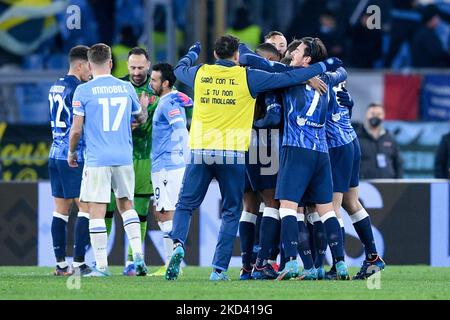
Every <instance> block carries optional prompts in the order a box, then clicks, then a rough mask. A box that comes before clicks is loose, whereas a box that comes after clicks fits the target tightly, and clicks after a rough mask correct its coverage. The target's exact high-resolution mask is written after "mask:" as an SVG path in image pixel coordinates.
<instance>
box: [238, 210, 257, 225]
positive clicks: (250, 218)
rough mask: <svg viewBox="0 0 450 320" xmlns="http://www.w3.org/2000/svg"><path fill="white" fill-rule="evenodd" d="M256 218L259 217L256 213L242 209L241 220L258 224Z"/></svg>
mask: <svg viewBox="0 0 450 320" xmlns="http://www.w3.org/2000/svg"><path fill="white" fill-rule="evenodd" d="M256 218H257V215H256V214H253V213H251V212H247V211H242V214H241V219H240V220H239V222H249V223H253V224H256Z"/></svg>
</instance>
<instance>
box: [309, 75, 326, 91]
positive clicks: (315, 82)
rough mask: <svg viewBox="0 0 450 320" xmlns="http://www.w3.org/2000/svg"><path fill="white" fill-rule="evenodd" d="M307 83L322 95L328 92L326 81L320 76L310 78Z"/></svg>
mask: <svg viewBox="0 0 450 320" xmlns="http://www.w3.org/2000/svg"><path fill="white" fill-rule="evenodd" d="M306 84H307V85H309V86H310V87H311V88H313V89H314V90H316V91H317V92H318V93H320V94H321V95H322V94H325V93H327V90H328V86H327V84H326V83H325V82H323V81H322V80H320V78H319V77H314V78H311V79H309V80H308V81H306Z"/></svg>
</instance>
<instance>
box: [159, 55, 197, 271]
mask: <svg viewBox="0 0 450 320" xmlns="http://www.w3.org/2000/svg"><path fill="white" fill-rule="evenodd" d="M152 70H153V71H152V73H151V80H150V85H151V87H152V89H153V92H154V93H155V95H157V96H158V97H159V103H158V107H157V108H156V110H155V113H154V115H153V125H152V126H153V131H152V144H153V145H152V182H153V185H154V186H155V202H154V203H155V216H156V217H157V221H158V225H159V227H160V228H161V230H162V231H163V232H164V253H165V259H166V261H165V262H166V265H165V266H164V267H163V268H162V269H161V270H158V271H156V272H155V273H153V274H152V275H156V276H159V275H161V276H163V275H165V273H166V267H167V265H168V264H169V261H170V258H171V256H172V251H173V242H172V239H170V237H169V233H170V232H171V231H172V220H173V213H174V211H175V205H176V203H177V200H178V194H179V193H180V188H181V182H182V181H183V175H184V170H185V167H186V163H185V157H186V156H187V154H188V145H187V143H188V131H187V128H186V112H185V108H186V107H191V106H192V105H193V102H192V100H191V99H190V98H189V97H187V96H186V97H187V100H186V101H185V102H183V101H182V100H180V99H179V97H178V91H176V90H173V85H174V83H175V81H176V78H175V75H174V73H173V67H172V66H171V65H170V64H168V63H160V64H156V65H154V66H153V68H152Z"/></svg>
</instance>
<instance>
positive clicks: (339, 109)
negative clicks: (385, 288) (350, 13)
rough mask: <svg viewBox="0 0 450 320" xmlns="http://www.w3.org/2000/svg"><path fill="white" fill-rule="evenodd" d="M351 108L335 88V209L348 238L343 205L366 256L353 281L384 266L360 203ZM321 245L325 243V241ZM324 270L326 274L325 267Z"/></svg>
mask: <svg viewBox="0 0 450 320" xmlns="http://www.w3.org/2000/svg"><path fill="white" fill-rule="evenodd" d="M352 107H353V101H352V100H351V98H350V95H349V94H348V92H347V91H346V90H345V88H344V87H343V83H341V84H340V85H339V86H335V87H334V88H333V91H331V99H330V106H329V111H328V115H327V122H326V133H327V141H328V147H329V148H330V149H329V153H330V161H331V171H332V177H333V205H334V210H335V212H336V215H337V216H338V219H339V223H340V225H341V228H342V234H343V237H344V236H345V230H344V224H343V220H342V218H341V215H340V207H341V206H343V208H344V209H345V210H346V211H347V213H348V214H349V215H350V219H351V221H352V223H353V226H354V228H355V230H356V233H357V234H358V236H359V238H360V240H361V242H362V244H363V246H364V250H365V254H366V258H365V260H364V262H363V265H362V267H361V270H360V271H359V272H358V274H357V275H356V276H354V277H353V279H366V278H367V277H369V276H370V275H372V274H373V273H375V272H378V271H380V270H383V269H384V267H385V263H384V261H383V260H382V259H381V257H380V256H379V255H378V253H377V248H376V246H375V241H374V237H373V233H372V224H371V222H370V217H369V215H368V213H367V211H366V210H365V209H364V207H363V206H362V205H361V202H360V201H359V196H358V194H359V192H358V185H359V165H360V160H361V150H360V147H359V142H358V138H357V136H356V132H355V130H354V129H353V126H352V124H351V108H352ZM319 227H320V222H319ZM319 242H320V243H324V241H319ZM325 248H326V247H325ZM317 267H318V266H317V265H316V268H317ZM319 268H320V267H319ZM321 270H322V273H323V268H322V269H321ZM334 277H335V269H334V266H333V268H332V270H331V271H330V272H329V273H328V278H334Z"/></svg>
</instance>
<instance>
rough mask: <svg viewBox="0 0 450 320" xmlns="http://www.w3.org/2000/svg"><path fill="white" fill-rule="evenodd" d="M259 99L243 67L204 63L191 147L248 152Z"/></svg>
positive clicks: (197, 88) (196, 90) (197, 82)
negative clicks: (255, 95)
mask: <svg viewBox="0 0 450 320" xmlns="http://www.w3.org/2000/svg"><path fill="white" fill-rule="evenodd" d="M255 101H256V99H254V98H253V97H252V96H251V94H250V90H249V88H248V85H247V72H246V70H245V68H242V67H238V66H235V67H224V66H219V65H203V66H201V67H200V68H199V70H198V71H197V76H196V78H195V84H194V112H193V115H192V123H191V131H190V134H189V147H190V148H191V149H210V150H232V151H247V150H248V147H249V143H250V137H251V129H252V123H253V114H254V112H255Z"/></svg>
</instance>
